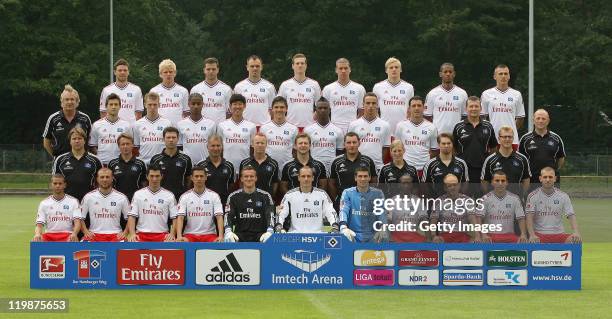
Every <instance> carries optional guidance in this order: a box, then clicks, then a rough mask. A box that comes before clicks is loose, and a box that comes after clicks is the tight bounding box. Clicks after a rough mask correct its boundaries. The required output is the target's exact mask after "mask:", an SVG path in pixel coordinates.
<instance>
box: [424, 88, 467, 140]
mask: <svg viewBox="0 0 612 319" xmlns="http://www.w3.org/2000/svg"><path fill="white" fill-rule="evenodd" d="M467 98H468V95H467V93H466V92H465V90H464V89H462V88H460V87H458V86H456V85H455V86H453V87H452V88H451V89H450V90H449V91H447V90H446V89H444V88H443V87H442V85H438V86H437V87H435V88H433V89H432V90H431V91H429V93H427V97H426V98H425V111H424V112H423V114H424V115H426V116H433V124H434V125H435V126H436V128H437V129H438V134H440V133H449V134H453V129H454V128H455V124H457V123H459V122H460V121H461V116H462V115H467V111H466V105H467Z"/></svg>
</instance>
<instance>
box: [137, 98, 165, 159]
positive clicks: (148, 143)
mask: <svg viewBox="0 0 612 319" xmlns="http://www.w3.org/2000/svg"><path fill="white" fill-rule="evenodd" d="M145 105H146V107H147V115H146V116H145V117H143V118H141V119H140V120H138V121H136V124H135V125H134V128H133V132H134V147H136V148H138V151H139V155H138V158H139V159H140V160H142V161H143V162H144V163H145V164H146V165H149V162H150V161H151V158H152V157H153V156H154V155H156V154H159V153H161V151H162V150H163V149H164V129H165V128H166V127H169V126H172V124H171V123H170V120H168V119H165V118H163V117H161V116H159V113H158V110H159V95H158V94H157V93H155V92H149V93H147V94H146V95H145Z"/></svg>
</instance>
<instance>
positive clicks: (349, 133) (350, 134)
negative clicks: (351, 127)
mask: <svg viewBox="0 0 612 319" xmlns="http://www.w3.org/2000/svg"><path fill="white" fill-rule="evenodd" d="M349 136H353V137H356V138H357V140H359V135H357V133H355V132H348V133H346V134H345V135H344V141H345V142H346V138H347V137H349Z"/></svg>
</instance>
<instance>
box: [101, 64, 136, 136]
mask: <svg viewBox="0 0 612 319" xmlns="http://www.w3.org/2000/svg"><path fill="white" fill-rule="evenodd" d="M114 67H115V71H114V73H115V82H113V83H111V84H110V85H108V86H107V87H105V88H104V89H102V93H101V94H100V118H103V117H105V116H106V98H107V97H108V96H109V95H110V94H111V93H115V94H117V95H119V97H120V98H121V110H120V111H119V118H120V119H122V120H125V121H128V122H130V124H134V122H136V121H137V120H139V119H140V118H141V117H142V112H143V111H144V107H143V104H142V91H141V90H140V87H138V85H136V84H133V83H130V82H128V76H129V75H130V69H129V68H130V65H129V64H128V62H127V61H126V60H124V59H119V60H117V62H115V65H114Z"/></svg>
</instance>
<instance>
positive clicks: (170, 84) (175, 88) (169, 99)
mask: <svg viewBox="0 0 612 319" xmlns="http://www.w3.org/2000/svg"><path fill="white" fill-rule="evenodd" d="M159 77H160V78H161V79H162V82H161V83H160V84H158V85H157V86H155V87H154V88H152V89H151V92H155V93H157V94H159V115H161V117H163V118H167V119H168V120H170V123H172V126H176V124H177V123H178V122H179V121H180V120H182V119H183V117H186V116H187V115H189V106H188V105H187V98H188V96H189V92H188V91H187V89H186V88H184V87H183V86H181V85H180V84H178V83H176V82H174V78H175V77H176V64H175V63H174V62H173V61H172V60H170V59H166V60H163V61H161V63H160V64H159Z"/></svg>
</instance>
